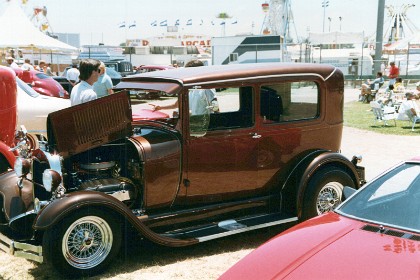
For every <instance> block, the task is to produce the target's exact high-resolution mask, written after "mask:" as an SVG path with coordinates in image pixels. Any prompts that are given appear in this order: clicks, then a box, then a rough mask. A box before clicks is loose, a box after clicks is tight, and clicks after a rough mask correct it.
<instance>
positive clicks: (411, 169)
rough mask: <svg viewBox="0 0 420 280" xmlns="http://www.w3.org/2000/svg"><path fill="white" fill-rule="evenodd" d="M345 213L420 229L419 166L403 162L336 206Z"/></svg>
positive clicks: (369, 219)
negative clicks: (339, 205)
mask: <svg viewBox="0 0 420 280" xmlns="http://www.w3.org/2000/svg"><path fill="white" fill-rule="evenodd" d="M337 212H339V213H341V214H343V215H349V216H352V217H355V218H358V219H362V220H366V221H370V222H374V223H377V224H381V225H389V226H393V227H399V228H404V229H409V230H414V231H420V218H419V214H420V165H419V164H414V163H406V164H403V165H401V166H399V167H397V168H395V169H393V170H391V171H390V172H388V173H386V174H385V175H383V176H381V177H379V178H378V179H376V180H375V181H373V182H372V183H370V184H368V185H366V187H364V188H363V189H362V190H360V191H359V192H358V193H356V195H355V196H353V197H352V198H351V199H349V200H348V201H346V202H345V203H343V205H342V206H341V207H339V208H338V209H337Z"/></svg>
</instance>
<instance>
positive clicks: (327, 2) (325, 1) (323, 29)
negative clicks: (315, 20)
mask: <svg viewBox="0 0 420 280" xmlns="http://www.w3.org/2000/svg"><path fill="white" fill-rule="evenodd" d="M329 4H330V1H327V0H323V1H322V7H323V8H324V18H323V19H322V33H324V32H325V9H326V8H327V7H328V6H329Z"/></svg>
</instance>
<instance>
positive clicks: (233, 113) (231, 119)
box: [186, 87, 260, 204]
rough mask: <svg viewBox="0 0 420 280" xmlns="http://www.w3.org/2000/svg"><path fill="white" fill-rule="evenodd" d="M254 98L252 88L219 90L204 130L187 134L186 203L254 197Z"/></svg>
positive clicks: (255, 156)
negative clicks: (214, 107) (216, 110)
mask: <svg viewBox="0 0 420 280" xmlns="http://www.w3.org/2000/svg"><path fill="white" fill-rule="evenodd" d="M254 96H255V95H254V90H253V88H252V87H231V88H224V89H223V90H220V91H219V92H218V93H217V101H218V107H219V108H220V111H219V112H217V113H214V112H213V113H210V116H209V117H210V120H209V123H208V126H207V128H206V130H205V131H203V132H202V133H201V135H194V133H193V132H191V131H190V132H189V137H188V140H187V145H186V146H187V151H186V166H187V168H186V177H187V179H186V180H187V185H188V186H187V188H186V195H187V202H188V203H189V204H198V203H212V202H213V203H214V202H219V201H222V200H223V201H227V200H229V199H231V200H237V199H243V198H245V197H250V196H255V190H256V187H257V176H256V175H257V173H256V172H257V158H258V143H259V141H260V137H259V135H258V134H257V133H256V128H255V123H254ZM192 118H193V116H191V117H190V120H192ZM191 127H192V125H191Z"/></svg>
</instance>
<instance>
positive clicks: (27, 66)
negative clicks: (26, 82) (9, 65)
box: [20, 58, 35, 71]
mask: <svg viewBox="0 0 420 280" xmlns="http://www.w3.org/2000/svg"><path fill="white" fill-rule="evenodd" d="M20 68H21V69H22V70H24V71H29V70H35V68H34V67H33V66H32V64H31V60H30V59H29V58H25V63H23V64H22V66H20Z"/></svg>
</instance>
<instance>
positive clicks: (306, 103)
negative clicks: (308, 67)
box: [260, 82, 319, 123]
mask: <svg viewBox="0 0 420 280" xmlns="http://www.w3.org/2000/svg"><path fill="white" fill-rule="evenodd" d="M260 115H261V117H262V118H263V120H264V123H278V122H288V121H297V120H307V119H315V118H317V117H318V116H319V88H318V85H317V84H316V83H315V82H305V83H301V82H285V83H279V84H270V85H264V86H262V87H261V88H260Z"/></svg>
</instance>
